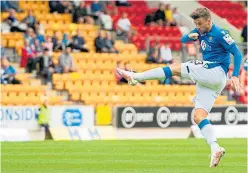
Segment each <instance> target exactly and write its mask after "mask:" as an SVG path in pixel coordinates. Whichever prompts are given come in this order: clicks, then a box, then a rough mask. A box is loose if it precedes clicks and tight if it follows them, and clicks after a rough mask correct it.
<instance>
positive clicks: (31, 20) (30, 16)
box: [22, 10, 36, 30]
mask: <svg viewBox="0 0 248 173" xmlns="http://www.w3.org/2000/svg"><path fill="white" fill-rule="evenodd" d="M22 22H23V23H26V25H27V26H28V27H31V28H33V29H34V30H35V23H36V18H35V16H34V14H33V11H32V10H28V16H27V17H25V18H24V19H23V20H22Z"/></svg>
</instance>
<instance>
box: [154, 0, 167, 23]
mask: <svg viewBox="0 0 248 173" xmlns="http://www.w3.org/2000/svg"><path fill="white" fill-rule="evenodd" d="M164 10H165V8H164V4H162V3H161V4H160V5H159V9H158V10H157V11H156V12H155V16H154V20H155V22H157V23H158V24H159V25H163V24H164V22H165V21H166V16H165V14H164Z"/></svg>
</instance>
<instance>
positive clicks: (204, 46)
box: [191, 24, 236, 69]
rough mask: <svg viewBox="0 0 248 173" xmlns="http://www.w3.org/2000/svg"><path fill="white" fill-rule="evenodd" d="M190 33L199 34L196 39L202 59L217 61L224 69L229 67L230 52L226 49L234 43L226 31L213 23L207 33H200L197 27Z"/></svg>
mask: <svg viewBox="0 0 248 173" xmlns="http://www.w3.org/2000/svg"><path fill="white" fill-rule="evenodd" d="M191 33H198V34H199V38H198V39H199V42H200V46H201V51H202V58H203V60H204V61H211V62H218V63H220V64H221V66H224V69H226V68H227V69H228V68H229V65H230V53H229V51H228V50H229V49H230V48H232V46H234V45H235V44H236V43H235V41H234V40H233V39H232V37H231V36H230V35H229V34H228V32H227V31H225V30H224V29H222V28H219V27H218V26H216V25H214V24H213V26H212V29H211V30H210V31H209V32H207V33H204V34H201V33H200V32H199V31H198V30H197V28H195V29H194V30H192V31H191Z"/></svg>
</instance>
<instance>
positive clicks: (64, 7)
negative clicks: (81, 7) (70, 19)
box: [49, 1, 73, 14]
mask: <svg viewBox="0 0 248 173" xmlns="http://www.w3.org/2000/svg"><path fill="white" fill-rule="evenodd" d="M49 7H50V12H51V13H54V12H57V13H61V14H63V13H72V9H73V5H72V2H70V1H49Z"/></svg>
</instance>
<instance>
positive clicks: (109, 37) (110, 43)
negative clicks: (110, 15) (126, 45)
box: [105, 32, 119, 53]
mask: <svg viewBox="0 0 248 173" xmlns="http://www.w3.org/2000/svg"><path fill="white" fill-rule="evenodd" d="M114 45H115V42H114V40H113V39H112V35H111V32H107V33H106V38H105V46H106V48H107V49H108V52H109V53H119V52H118V51H117V50H116V48H115V47H114Z"/></svg>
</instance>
